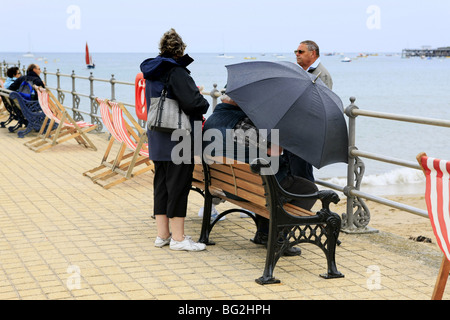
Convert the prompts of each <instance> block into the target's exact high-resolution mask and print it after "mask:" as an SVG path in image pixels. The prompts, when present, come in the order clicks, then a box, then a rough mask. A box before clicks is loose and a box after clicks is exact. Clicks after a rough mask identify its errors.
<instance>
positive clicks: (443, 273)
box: [416, 152, 450, 300]
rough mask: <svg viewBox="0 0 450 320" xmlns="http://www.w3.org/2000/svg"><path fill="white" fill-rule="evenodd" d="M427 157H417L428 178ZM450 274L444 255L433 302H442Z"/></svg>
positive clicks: (419, 155) (421, 155)
mask: <svg viewBox="0 0 450 320" xmlns="http://www.w3.org/2000/svg"><path fill="white" fill-rule="evenodd" d="M427 157H428V156H427V154H426V153H424V152H421V153H419V154H418V155H417V157H416V159H417V161H418V162H419V165H420V167H421V168H422V171H423V173H424V174H425V176H427V173H426V171H425V168H424V167H423V165H422V159H423V158H427ZM427 208H428V205H427ZM428 210H430V209H428ZM428 214H429V215H431V214H432V213H431V212H428ZM449 274H450V261H449V260H448V258H447V256H446V255H445V253H444V257H443V258H442V262H441V266H440V269H439V273H438V276H437V278H436V283H435V285H434V290H433V294H432V296H431V299H432V300H442V296H443V295H444V291H445V286H446V285H447V280H448V277H449Z"/></svg>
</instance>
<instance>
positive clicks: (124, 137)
mask: <svg viewBox="0 0 450 320" xmlns="http://www.w3.org/2000/svg"><path fill="white" fill-rule="evenodd" d="M96 100H97V102H98V103H99V106H100V114H101V116H102V121H103V124H104V125H105V127H106V129H107V130H108V131H109V133H110V134H111V138H110V142H109V144H108V146H107V148H106V151H105V154H104V156H103V158H102V161H101V163H100V166H98V167H96V168H93V169H91V170H89V171H86V172H85V173H83V175H85V176H88V177H89V178H91V180H92V181H94V182H95V183H97V184H99V185H101V186H102V187H103V188H105V189H109V188H111V187H113V186H115V185H117V184H119V183H121V182H124V181H126V180H128V179H131V178H132V177H135V176H137V175H139V174H142V173H144V172H147V171H148V170H153V164H152V162H151V161H150V160H149V158H148V144H147V143H146V141H147V136H146V134H145V131H144V130H143V129H142V128H141V127H140V126H139V125H138V124H137V123H136V122H135V121H134V119H133V117H132V116H131V114H129V113H128V111H127V110H126V108H125V107H124V106H123V105H121V104H118V103H113V102H109V101H108V100H103V99H99V98H97V99H96ZM119 110H120V111H121V112H120V111H119ZM114 111H116V116H115V117H114ZM123 113H126V115H127V118H128V119H130V121H131V122H132V123H133V124H134V126H135V127H136V130H138V132H139V134H136V132H135V131H134V129H133V127H132V126H130V125H129V124H128V122H126V121H125V119H124V118H123ZM119 127H120V128H121V129H120V130H119ZM115 141H116V142H118V143H120V146H119V150H118V152H117V155H116V157H115V159H113V160H110V161H108V158H109V156H110V153H111V149H112V147H113V144H114V142H115ZM127 150H128V153H127V154H125V151H127ZM141 165H144V167H143V168H141V167H140V166H141Z"/></svg>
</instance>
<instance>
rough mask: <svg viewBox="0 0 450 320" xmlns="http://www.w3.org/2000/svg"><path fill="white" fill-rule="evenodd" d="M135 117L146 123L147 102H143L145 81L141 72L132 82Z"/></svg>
mask: <svg viewBox="0 0 450 320" xmlns="http://www.w3.org/2000/svg"><path fill="white" fill-rule="evenodd" d="M134 92H135V104H136V115H137V117H138V119H140V120H144V121H147V101H146V100H145V79H144V75H143V74H142V72H140V73H138V74H137V75H136V80H135V81H134Z"/></svg>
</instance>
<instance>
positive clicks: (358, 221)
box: [342, 97, 376, 233]
mask: <svg viewBox="0 0 450 320" xmlns="http://www.w3.org/2000/svg"><path fill="white" fill-rule="evenodd" d="M355 101H356V98H354V97H351V98H350V105H349V106H348V107H347V108H346V109H345V114H346V115H347V116H348V118H349V123H348V127H349V129H348V130H349V132H348V166H347V186H346V187H345V188H344V194H345V195H346V196H347V211H346V213H345V214H343V219H342V231H343V232H347V233H369V232H376V230H373V229H371V228H369V227H368V224H369V222H370V211H369V208H368V207H367V206H366V204H365V203H364V201H363V200H362V199H361V198H359V197H355V196H354V195H353V194H352V191H353V190H358V191H359V189H360V186H361V182H362V178H363V176H364V171H365V165H364V162H363V161H362V160H361V159H360V158H359V157H357V156H354V155H353V153H352V151H353V150H356V149H357V148H356V116H355V115H354V114H353V110H355V109H358V107H357V106H356V105H355ZM354 208H356V212H354V211H353V210H354Z"/></svg>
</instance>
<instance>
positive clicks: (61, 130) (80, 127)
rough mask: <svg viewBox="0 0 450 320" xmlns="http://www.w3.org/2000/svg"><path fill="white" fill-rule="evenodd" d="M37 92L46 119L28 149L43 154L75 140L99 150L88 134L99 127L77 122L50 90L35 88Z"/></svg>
mask: <svg viewBox="0 0 450 320" xmlns="http://www.w3.org/2000/svg"><path fill="white" fill-rule="evenodd" d="M35 90H36V91H37V92H38V96H39V102H40V105H41V108H42V110H43V111H44V113H45V115H46V118H45V120H44V122H43V124H42V126H41V129H40V130H39V133H38V136H37V137H36V138H35V139H32V140H30V141H27V142H26V143H25V145H26V146H27V147H29V148H30V149H31V150H33V151H35V152H41V151H44V150H46V149H49V148H52V147H54V146H56V145H59V144H62V143H64V142H66V141H68V140H70V139H75V140H76V141H77V142H78V144H80V145H82V146H84V147H85V148H88V149H92V150H94V151H96V150H97V148H96V147H95V145H94V144H93V143H92V141H91V140H90V139H89V137H88V136H87V133H88V132H90V131H93V130H95V129H96V128H97V125H95V124H91V123H87V122H84V121H78V122H77V121H75V120H74V119H73V118H72V117H71V116H70V114H69V112H67V110H66V109H65V107H64V106H63V105H62V104H61V103H60V102H59V101H58V99H56V97H55V96H54V95H53V94H52V92H51V91H50V90H49V89H45V88H40V87H35ZM55 126H56V128H55Z"/></svg>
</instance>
